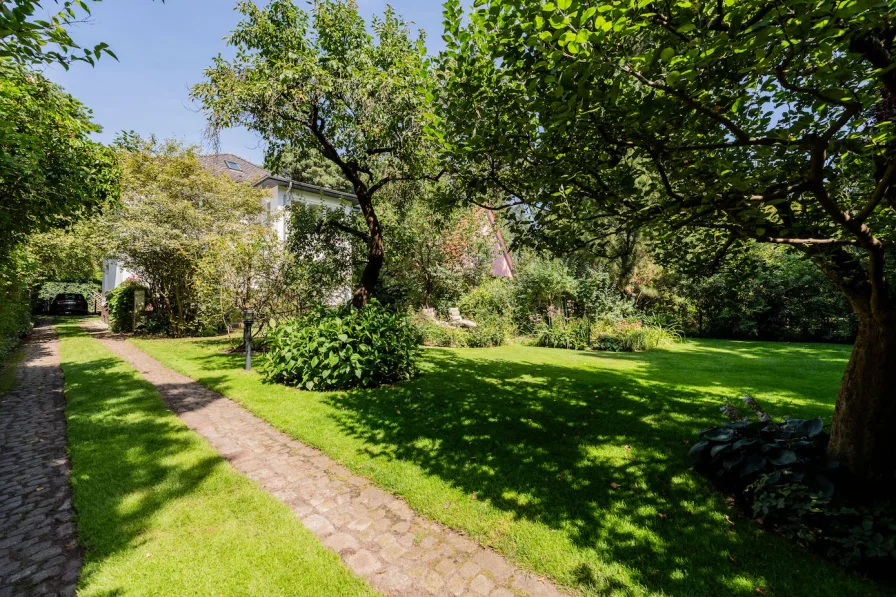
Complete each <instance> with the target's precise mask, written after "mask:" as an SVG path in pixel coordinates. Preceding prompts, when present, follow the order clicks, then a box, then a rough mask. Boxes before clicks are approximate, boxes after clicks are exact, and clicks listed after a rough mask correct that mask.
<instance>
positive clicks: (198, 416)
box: [85, 321, 563, 597]
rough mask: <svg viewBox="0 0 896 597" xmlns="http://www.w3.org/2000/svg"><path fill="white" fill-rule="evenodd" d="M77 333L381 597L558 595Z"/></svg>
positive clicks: (182, 380)
mask: <svg viewBox="0 0 896 597" xmlns="http://www.w3.org/2000/svg"><path fill="white" fill-rule="evenodd" d="M85 328H86V329H88V331H90V332H91V333H94V334H95V336H96V337H97V338H99V339H100V340H101V341H102V342H104V343H105V344H106V346H108V347H109V348H110V349H111V350H112V351H113V352H115V353H116V354H117V355H119V356H120V357H122V358H123V359H125V360H126V361H128V362H129V363H131V365H133V366H134V367H135V368H136V369H137V370H138V371H139V372H140V373H141V374H142V375H143V376H144V377H145V378H146V380H147V381H149V382H150V383H152V384H154V385H155V386H156V387H157V388H158V389H159V391H160V392H161V394H162V397H163V399H164V400H165V401H166V403H167V404H168V406H169V408H171V409H172V410H173V411H174V412H175V413H176V414H177V415H178V416H179V417H180V418H181V420H183V421H184V422H185V423H186V424H187V426H188V427H189V428H190V429H193V430H194V431H196V432H197V433H199V434H200V435H202V436H203V437H205V438H206V439H207V440H208V441H209V442H210V443H211V444H212V446H214V447H215V449H217V450H218V452H219V453H221V454H222V455H223V456H224V458H226V459H227V460H228V461H230V463H231V464H232V465H233V466H234V468H236V469H237V470H238V471H240V472H242V473H243V474H245V475H246V476H247V477H249V478H250V479H253V480H255V481H256V482H257V483H259V484H260V485H261V486H262V487H264V488H265V489H266V490H268V491H269V492H270V493H271V494H273V495H274V496H275V497H277V498H278V499H280V500H281V501H283V502H285V503H286V504H288V505H289V506H290V507H291V508H292V510H293V512H295V514H296V516H298V517H299V518H300V519H301V521H302V522H303V523H304V524H305V526H306V527H308V528H309V529H311V531H312V532H314V533H315V534H316V535H317V536H318V537H319V538H320V539H321V541H322V542H323V543H324V545H326V546H328V547H329V548H330V549H332V550H334V551H336V552H338V553H339V554H340V556H341V557H342V559H343V561H344V562H345V564H346V565H347V566H348V567H349V568H351V569H352V570H354V571H355V573H357V574H358V575H360V576H362V577H363V578H365V579H367V580H368V581H369V582H370V584H371V585H372V586H373V587H375V588H376V589H377V590H379V591H380V592H382V593H383V594H384V595H389V596H396V597H410V596H417V595H439V596H446V597H447V596H464V597H467V596H471V597H485V596H488V597H511V596H514V595H526V596H529V597H542V596H560V595H563V593H561V592H560V591H558V590H557V588H556V587H554V585H552V584H551V583H550V582H549V581H547V580H545V579H543V578H539V577H536V576H534V575H532V574H531V573H528V572H525V571H523V570H520V569H518V568H516V567H515V566H513V565H512V564H510V563H509V562H508V561H507V560H506V559H505V558H504V557H502V556H501V555H499V554H498V553H496V552H494V551H492V550H490V549H486V548H483V547H481V546H480V545H478V544H477V543H475V542H473V541H471V540H470V539H468V538H467V537H464V536H463V535H461V534H459V533H457V532H455V531H453V530H450V529H447V528H445V527H443V526H441V525H438V524H436V523H434V522H432V521H429V520H427V519H425V518H423V517H421V516H419V515H417V514H416V513H415V512H414V511H413V510H412V509H411V508H410V507H409V506H408V505H407V503H405V501H404V500H402V499H399V498H396V497H395V496H393V495H391V494H389V493H387V492H385V491H383V490H381V489H379V488H377V487H375V486H373V485H372V484H371V483H370V482H369V481H368V480H367V479H365V478H363V477H359V476H356V475H353V474H352V473H351V471H349V470H348V469H347V468H345V467H343V466H341V465H339V464H337V463H336V462H334V461H333V460H332V459H331V458H329V457H328V456H326V455H324V454H323V453H321V452H320V451H319V450H316V449H314V448H311V447H309V446H306V445H305V444H303V443H301V442H299V441H297V440H294V439H292V438H290V437H289V436H288V435H286V434H285V433H282V432H280V431H278V430H277V429H274V428H273V427H271V425H269V424H268V423H267V422H265V421H263V420H261V419H259V418H258V417H256V416H255V415H253V414H251V413H250V412H249V411H247V410H246V409H244V408H243V407H241V406H240V405H239V404H237V403H235V402H233V401H231V400H229V399H227V398H224V397H223V396H221V395H220V394H218V393H216V392H213V391H211V390H209V389H207V388H205V387H203V386H202V385H200V384H199V383H197V382H195V381H193V380H192V379H190V378H188V377H186V376H184V375H181V374H179V373H177V372H175V371H172V370H171V369H168V368H167V367H165V366H164V365H162V364H161V363H159V362H158V361H156V360H155V359H153V358H151V357H150V356H148V355H147V354H145V353H144V352H142V351H140V350H139V349H138V348H136V347H135V346H133V345H131V344H129V343H128V342H126V341H125V340H124V339H122V338H120V337H116V336H113V335H109V334H107V333H105V332H104V330H103V329H102V324H101V323H99V322H98V321H90V322H85Z"/></svg>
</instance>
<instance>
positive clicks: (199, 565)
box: [57, 320, 376, 597]
mask: <svg viewBox="0 0 896 597" xmlns="http://www.w3.org/2000/svg"><path fill="white" fill-rule="evenodd" d="M57 329H58V330H59V333H60V336H61V337H62V367H63V371H64V373H65V393H66V416H67V418H68V432H69V451H70V454H71V460H72V467H73V471H72V485H73V488H74V505H75V508H76V510H77V524H78V536H79V538H80V541H81V543H82V545H84V546H85V547H86V550H85V554H84V567H83V570H82V572H81V578H80V581H79V588H78V595H79V596H80V597H90V596H103V597H111V596H113V595H114V596H117V597H121V596H125V595H152V596H160V595H171V596H177V597H182V596H186V595H197V596H198V595H202V596H209V597H214V596H217V595H226V596H228V597H229V596H237V595H239V596H242V595H258V596H264V597H270V596H273V595H278V596H279V595H302V596H307V597H318V596H322V595H326V596H332V597H343V596H346V595H375V594H376V593H375V592H374V591H373V590H371V589H370V588H369V587H368V586H367V585H366V583H365V582H364V581H362V580H361V579H359V578H357V577H355V576H354V575H353V574H352V573H351V572H349V571H348V570H347V569H346V568H344V567H343V565H342V563H341V562H340V560H339V557H338V556H337V555H336V554H334V553H333V552H331V551H329V550H327V549H326V548H324V547H323V546H322V545H321V544H320V542H319V541H318V540H317V538H316V537H314V535H312V534H311V532H310V531H308V530H307V529H305V528H304V527H303V526H302V524H301V522H299V521H298V519H296V517H295V516H294V515H293V513H292V512H291V511H290V510H289V509H288V508H287V507H286V506H285V505H283V504H281V503H280V502H278V501H277V500H276V499H274V498H273V497H271V496H270V495H269V494H268V493H267V492H265V491H264V490H263V489H261V488H260V487H258V486H257V485H255V484H254V483H253V482H252V481H249V480H248V479H246V478H245V477H243V476H242V475H240V474H239V473H237V472H236V471H234V470H233V469H232V468H231V467H230V465H229V464H227V463H226V462H225V461H224V460H222V459H221V458H220V457H219V456H218V455H217V453H216V452H215V451H214V450H213V449H212V448H211V446H209V445H208V444H207V443H206V442H205V441H204V440H203V439H201V438H200V437H199V436H198V435H196V434H195V433H193V432H192V431H190V430H188V429H187V428H186V427H185V426H184V425H183V424H182V423H181V422H180V420H179V419H178V418H177V417H175V416H174V415H173V414H172V413H171V412H170V411H169V410H168V409H167V408H166V407H165V405H164V404H163V403H162V401H161V398H160V397H159V394H158V392H157V391H156V390H155V388H154V387H153V386H151V385H150V384H149V383H147V382H146V381H144V380H143V378H142V377H141V376H140V375H139V373H137V372H136V371H135V370H134V369H133V368H132V367H131V366H130V365H127V364H126V363H124V362H123V361H122V360H121V359H119V358H118V357H116V356H115V355H114V354H113V353H112V352H110V351H109V350H108V349H106V348H105V347H104V346H102V344H100V343H99V341H97V340H95V339H93V338H90V337H89V336H86V335H85V334H84V333H83V332H81V331H80V330H79V328H78V323H77V321H76V320H68V321H66V322H64V323H60V324H58V325H57Z"/></svg>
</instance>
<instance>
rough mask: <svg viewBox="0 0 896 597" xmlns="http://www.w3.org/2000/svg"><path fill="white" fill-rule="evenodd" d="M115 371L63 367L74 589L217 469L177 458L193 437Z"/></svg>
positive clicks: (103, 363) (142, 537)
mask: <svg viewBox="0 0 896 597" xmlns="http://www.w3.org/2000/svg"><path fill="white" fill-rule="evenodd" d="M63 335H64V334H63ZM121 366H122V363H121V361H119V360H118V359H117V358H101V359H94V360H90V361H88V362H80V363H64V368H65V375H66V394H67V406H66V410H67V414H68V430H69V446H70V447H69V451H70V453H71V456H72V465H73V467H72V468H73V474H72V485H73V487H74V503H75V507H76V509H77V511H78V535H79V538H80V540H81V542H82V544H83V545H84V547H85V548H86V553H85V568H84V571H83V573H82V576H81V579H80V582H79V586H80V587H81V588H82V589H83V588H85V587H89V586H90V584H91V581H92V579H93V577H94V576H95V575H97V574H99V573H100V572H102V571H103V566H104V562H105V561H107V560H108V559H110V558H115V557H116V555H117V554H119V553H120V552H122V551H131V550H134V549H137V548H139V547H140V546H141V545H143V544H144V543H146V541H147V540H148V539H149V537H148V536H147V532H152V530H151V529H152V519H153V517H154V516H155V515H156V514H157V513H158V512H159V510H160V509H162V508H164V507H165V506H166V505H167V504H169V503H170V502H171V501H173V500H177V499H179V498H182V497H184V496H188V495H190V494H191V493H193V492H194V490H195V489H196V488H197V487H198V486H199V485H200V484H202V483H203V482H204V481H205V480H206V479H207V478H208V477H209V476H210V475H211V474H212V473H214V472H215V471H216V470H217V468H218V467H220V466H224V461H223V460H222V459H221V458H220V457H219V456H217V455H208V456H202V457H198V458H196V457H195V456H193V457H191V458H188V459H185V458H184V454H186V453H192V454H195V452H196V449H197V442H198V440H197V439H195V438H194V437H193V436H192V432H190V431H189V430H188V429H187V428H186V427H184V426H183V425H182V424H181V423H180V422H179V421H178V420H177V419H176V418H174V417H173V416H172V415H171V413H170V412H169V411H168V410H167V409H166V408H165V406H164V405H163V404H162V402H160V401H158V399H157V398H156V397H155V396H147V393H154V390H153V389H152V387H151V386H150V385H149V384H148V383H147V382H146V381H144V380H143V379H141V378H140V377H139V375H138V374H137V373H136V372H120V371H116V370H115V368H116V367H117V368H120V367H121ZM120 591H121V589H114V588H113V589H109V590H108V591H106V592H104V593H103V594H104V595H115V594H119V593H120Z"/></svg>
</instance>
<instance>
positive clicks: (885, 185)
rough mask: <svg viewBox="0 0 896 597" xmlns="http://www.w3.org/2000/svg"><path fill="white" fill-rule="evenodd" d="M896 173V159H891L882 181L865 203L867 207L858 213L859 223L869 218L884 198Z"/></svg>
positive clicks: (857, 219)
mask: <svg viewBox="0 0 896 597" xmlns="http://www.w3.org/2000/svg"><path fill="white" fill-rule="evenodd" d="M894 173H896V160H891V161H890V163H889V165H888V166H887V169H886V170H884V173H883V176H881V178H880V181H878V183H877V187H876V188H875V189H874V194H873V195H871V198H870V199H869V200H868V203H866V204H865V207H863V208H862V210H861V211H860V212H859V213H858V214H856V217H855V221H856V222H858V223H860V224H861V223H862V222H864V221H865V220H867V219H868V216H870V215H871V214H872V213H873V212H874V209H875V208H876V207H877V205H878V203H880V200H881V199H883V197H884V195H885V194H886V192H887V190H888V189H889V188H890V179H892V178H893V174H894Z"/></svg>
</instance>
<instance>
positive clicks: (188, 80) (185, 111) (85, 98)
mask: <svg viewBox="0 0 896 597" xmlns="http://www.w3.org/2000/svg"><path fill="white" fill-rule="evenodd" d="M297 2H299V3H301V4H304V2H302V0H297ZM358 4H359V7H360V9H361V11H362V13H363V14H364V15H365V17H367V18H368V19H369V17H370V15H373V14H377V13H380V12H382V10H383V8H384V7H385V5H386V1H385V0H359V2H358ZM389 4H391V5H392V6H393V7H394V8H395V9H396V11H398V12H399V14H401V15H403V16H404V17H405V18H406V19H407V20H409V21H413V22H414V28H415V29H423V30H424V31H426V32H427V46H428V48H429V50H430V52H437V51H438V50H439V49H441V47H442V43H443V42H442V39H441V35H442V16H441V14H442V7H441V0H392V1H391V2H389ZM235 5H236V0H166V2H165V3H164V4H162V3H161V2H159V1H158V0H156V1H155V2H153V1H152V0H106V1H104V2H99V3H95V4H93V6H92V10H93V16H92V17H91V18H90V20H89V22H87V23H84V24H80V25H78V26H76V28H75V29H74V30H73V37H74V38H75V39H76V41H78V42H79V43H81V45H83V46H88V45H90V46H92V45H94V44H96V43H99V42H101V41H104V42H106V43H108V44H109V45H110V46H111V49H112V50H113V51H114V52H115V53H116V55H117V56H118V58H119V62H116V61H115V60H113V59H111V58H108V57H104V58H103V59H102V60H100V61H99V62H98V63H97V65H96V67H93V68H91V67H90V66H89V65H84V64H77V63H76V64H75V65H73V66H72V67H71V70H70V71H68V72H66V71H64V70H63V69H61V68H51V69H49V70H47V71H46V75H47V76H48V77H49V78H50V79H52V80H53V81H55V82H57V83H59V84H60V85H62V86H63V87H65V89H66V91H68V92H69V93H71V94H72V95H74V96H75V97H77V98H78V99H80V100H81V101H82V102H84V103H85V104H86V105H87V106H88V107H90V108H91V109H92V110H93V113H94V119H95V120H96V122H97V123H98V124H100V125H101V126H102V127H103V129H104V130H103V132H102V133H101V134H99V135H97V138H98V139H99V140H101V141H104V142H109V141H111V140H112V139H113V138H114V137H115V135H116V133H117V132H118V131H121V130H132V129H133V130H135V131H137V132H138V133H140V134H141V135H149V134H152V133H155V134H156V135H157V136H159V137H174V138H177V139H181V140H183V141H185V142H187V143H191V144H200V145H203V147H204V149H205V150H206V151H211V149H212V148H211V146H210V145H209V144H208V142H207V141H205V140H204V130H205V118H204V117H203V115H202V114H201V113H199V112H198V111H197V108H196V106H193V105H191V103H190V99H189V97H188V96H189V89H190V86H191V85H193V84H195V83H198V82H199V81H201V80H202V72H203V69H205V68H206V67H207V66H209V65H210V64H211V59H212V57H213V56H216V55H217V54H218V53H224V54H225V55H227V54H228V48H227V46H226V44H225V42H224V40H223V38H224V37H225V36H226V35H227V34H228V33H229V32H230V31H231V30H232V29H233V28H234V26H235V25H236V23H237V22H238V21H239V15H238V13H236V12H235V11H234V10H233V7H234V6H235ZM47 6H48V7H50V6H52V4H51V3H48V4H47ZM220 148H221V151H224V152H228V153H235V154H237V155H240V156H243V157H244V158H246V159H249V160H251V161H254V162H256V163H259V162H260V161H261V160H262V156H263V153H264V150H263V148H262V146H261V144H260V142H259V140H258V139H257V138H256V137H255V136H254V135H253V134H251V133H249V132H248V131H245V130H232V131H225V132H224V133H222V135H221V138H220Z"/></svg>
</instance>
